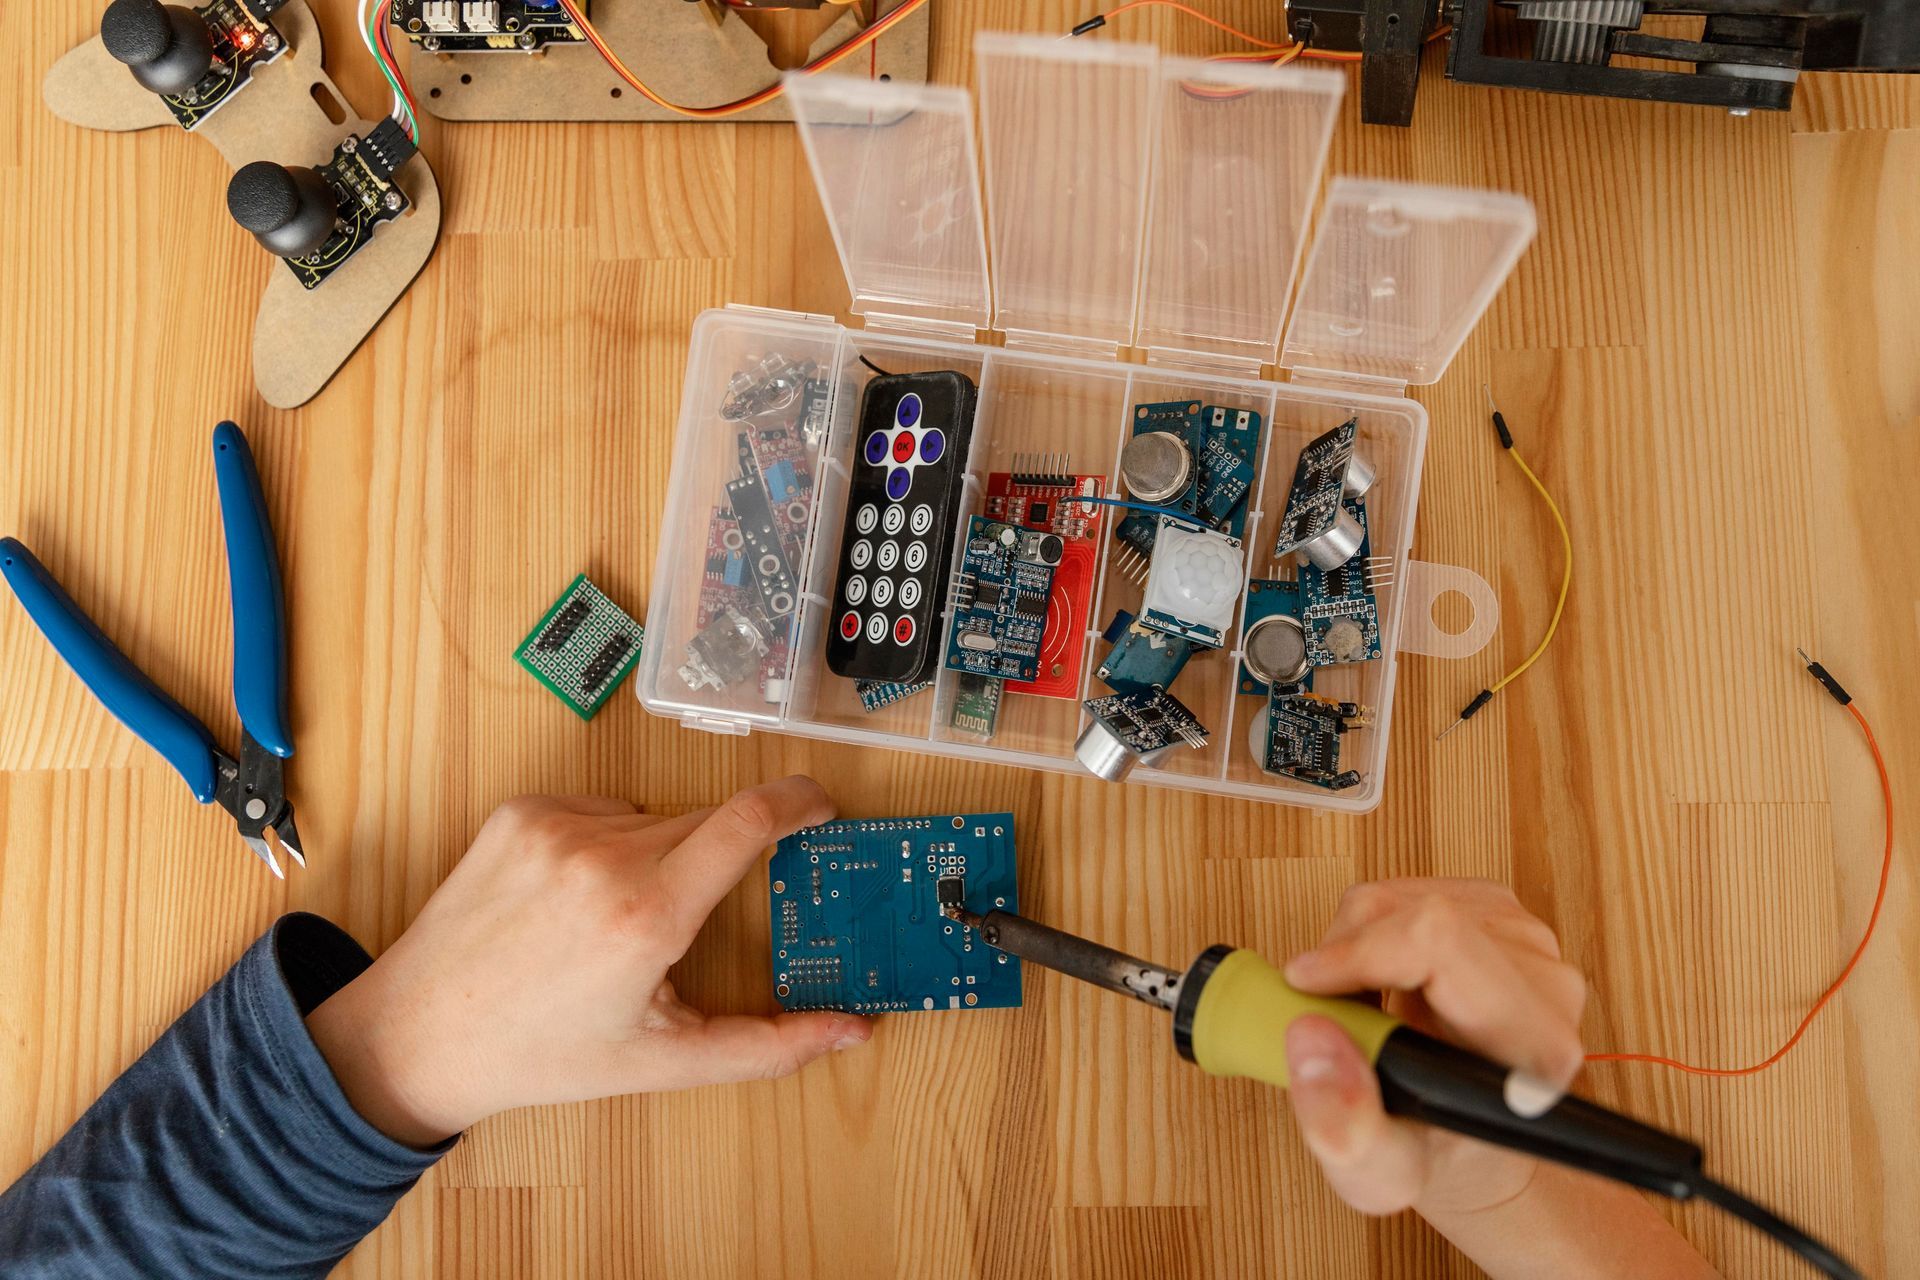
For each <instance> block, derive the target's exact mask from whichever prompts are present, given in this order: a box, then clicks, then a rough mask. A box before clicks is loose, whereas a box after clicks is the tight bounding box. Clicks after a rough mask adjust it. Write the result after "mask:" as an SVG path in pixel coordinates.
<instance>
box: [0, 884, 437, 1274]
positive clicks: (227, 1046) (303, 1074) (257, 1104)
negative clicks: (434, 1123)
mask: <svg viewBox="0 0 1920 1280" xmlns="http://www.w3.org/2000/svg"><path fill="white" fill-rule="evenodd" d="M370 963H372V961H371V959H370V958H369V957H368V955H367V953H366V952H365V951H364V950H362V949H361V947H360V945H359V944H358V943H356V942H354V940H353V939H352V938H350V937H348V936H347V935H346V934H345V933H344V932H342V931H341V930H340V929H338V928H337V927H335V926H334V925H332V924H330V923H328V922H327V921H325V920H322V919H321V918H320V917H318V916H313V915H305V914H297V915H290V916H286V917H284V918H283V919H281V920H280V922H279V923H277V924H275V925H274V926H273V928H272V929H271V930H269V931H268V932H267V934H266V936H265V937H263V938H261V939H260V940H259V941H258V942H256V943H254V944H253V946H252V947H251V948H249V949H248V951H247V953H246V954H245V955H244V956H242V957H241V958H240V962H239V963H238V964H236V965H234V966H233V968H232V969H230V970H229V971H228V972H227V974H226V976H225V977H223V978H221V979H220V981H219V982H217V983H215V984H214V986H213V988H212V989H211V990H210V991H208V992H207V993H206V994H205V995H204V996H202V997H201V998H200V999H199V1001H198V1002H196V1003H195V1004H194V1005H193V1007H192V1008H190V1009H188V1010H187V1011H186V1013H184V1014H183V1015H181V1017H180V1020H179V1021H178V1022H176V1023H174V1024H173V1025H172V1026H171V1027H169V1028H168V1029H167V1031H166V1034H164V1035H162V1036H161V1037H160V1039H159V1040H158V1041H156V1042H155V1043H154V1045H153V1047H152V1048H150V1049H148V1050H147V1051H146V1053H144V1054H142V1055H141V1057H140V1059H139V1061H137V1062H135V1063H134V1064H133V1065H132V1066H131V1067H129V1068H127V1071H126V1074H124V1075H122V1076H121V1077H120V1078H119V1079H118V1080H116V1081H114V1082H113V1084H112V1085H111V1086H110V1087H109V1088H108V1089H107V1091H106V1092H105V1093H104V1094H102V1095H101V1096H100V1098H99V1100H98V1101H96V1102H95V1103H94V1104H93V1105H92V1106H91V1107H89V1108H87V1111H86V1114H85V1115H83V1116H81V1117H80V1119H79V1120H78V1121H77V1122H76V1123H75V1124H74V1126H73V1128H71V1129H69V1130H68V1131H67V1133H66V1136H64V1137H62V1138H61V1139H60V1141H59V1142H57V1143H56V1144H54V1146H53V1148H52V1149H51V1150H50V1151H48V1152H47V1153H46V1154H45V1155H44V1156H42V1157H41V1158H40V1160H39V1163H37V1164H35V1165H34V1166H33V1167H32V1168H31V1169H29V1170H27V1172H26V1173H25V1174H24V1175H22V1176H21V1178H20V1180H19V1181H18V1182H16V1183H14V1185H13V1186H12V1187H10V1188H9V1189H8V1190H7V1191H6V1193H5V1194H4V1195H0V1275H5V1276H8V1277H30V1278H32V1280H52V1278H53V1277H61V1278H62V1280H64V1278H66V1277H74V1276H105V1275H116V1276H118V1275H177V1276H185V1275H192V1276H200V1277H207V1278H208V1280H225V1278H227V1277H248V1278H252V1277H260V1276H275V1277H283V1276H284V1277H293V1276H324V1275H325V1274H326V1273H327V1272H328V1271H329V1270H331V1269H332V1267H333V1265H334V1264H335V1263H336V1262H338V1261H339V1260H340V1259H341V1258H342V1257H344V1256H346V1254H347V1252H348V1251H349V1250H350V1249H352V1248H353V1246H354V1245H355V1244H356V1243H358V1242H359V1240H360V1238H361V1237H362V1236H364V1235H366V1234H367V1233H368V1232H369V1231H371V1230H373V1228H374V1227H376V1226H378V1225H379V1224H380V1222H381V1220H382V1219H384V1218H385V1217H386V1216H387V1213H388V1211H389V1210H391V1209H392V1208H393V1205H394V1202H395V1201H397V1200H398V1199H399V1198H400V1197H401V1196H402V1195H405V1194H406V1192H407V1189H408V1188H410V1187H411V1186H413V1184H414V1183H415V1182H416V1181H417V1180H418V1179H419V1177H420V1175H421V1174H422V1173H424V1172H426V1170H427V1169H428V1168H430V1167H431V1166H432V1165H433V1163H434V1162H435V1161H436V1160H438V1159H439V1158H440V1157H441V1156H442V1155H444V1154H446V1152H447V1151H448V1150H449V1149H451V1147H452V1146H453V1142H452V1141H451V1140H450V1141H448V1142H447V1143H445V1144H443V1145H441V1146H439V1147H436V1148H434V1149H433V1150H430V1151H417V1150H414V1149H413V1148H411V1147H407V1146H404V1145H402V1144H400V1143H398V1142H395V1141H394V1140H393V1139H391V1138H389V1137H387V1136H386V1135H384V1134H382V1133H381V1132H380V1131H379V1130H377V1129H375V1128H374V1127H373V1126H372V1125H370V1124H368V1123H367V1122H366V1121H365V1120H363V1119H361V1118H360V1116H359V1114H358V1113H357V1112H355V1111H354V1109H353V1106H352V1104H350V1103H349V1102H348V1101H347V1098H346V1095H345V1094H343V1093H342V1092H341V1091H340V1086H339V1084H338V1083H336V1082H335V1080H334V1078H333V1073H332V1072H331V1071H330V1070H328V1068H327V1063H326V1060H325V1059H324V1058H322V1057H321V1056H320V1051H319V1050H318V1049H317V1048H315V1047H314V1043H313V1040H312V1038H311V1037H310V1036H308V1034H307V1027H306V1022H305V1018H306V1015H307V1014H308V1013H309V1012H311V1011H312V1010H313V1009H314V1008H315V1007H316V1006H318V1005H319V1004H320V1002H321V1001H323V1000H325V999H326V998H327V997H328V996H330V995H332V994H333V993H334V992H335V991H338V990H339V989H340V988H341V987H343V986H345V985H346V984H347V983H348V982H350V981H352V980H353V978H354V977H356V976H357V975H358V974H359V973H360V972H361V971H362V970H364V969H365V968H366V967H367V966H368V965H369V964H370Z"/></svg>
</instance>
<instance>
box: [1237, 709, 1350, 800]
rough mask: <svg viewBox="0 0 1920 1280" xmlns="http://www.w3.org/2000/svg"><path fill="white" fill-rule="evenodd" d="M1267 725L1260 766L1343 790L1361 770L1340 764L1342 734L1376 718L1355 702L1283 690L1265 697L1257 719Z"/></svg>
mask: <svg viewBox="0 0 1920 1280" xmlns="http://www.w3.org/2000/svg"><path fill="white" fill-rule="evenodd" d="M1263 723H1264V727H1265V729H1266V743H1265V747H1266V749H1265V752H1264V758H1263V759H1262V760H1261V761H1260V767H1261V768H1263V769H1265V770H1266V771H1267V772H1268V773H1272V774H1278V775H1279V776H1281V777H1283V778H1294V779H1296V780H1298V781H1300V782H1306V783H1311V784H1312V785H1314V786H1316V787H1324V788H1325V789H1326V790H1328V791H1345V790H1346V789H1347V788H1349V787H1353V786H1358V785H1359V782H1360V775H1359V774H1358V773H1357V772H1355V771H1354V770H1352V769H1343V768H1341V767H1340V739H1341V737H1342V736H1343V735H1345V734H1346V733H1348V732H1349V731H1351V730H1354V729H1364V728H1366V727H1368V726H1369V725H1371V724H1372V723H1373V716H1372V712H1370V711H1369V710H1368V709H1367V708H1365V707H1363V706H1361V705H1359V704H1358V703H1354V702H1337V701H1335V700H1334V699H1332V698H1323V697H1321V696H1320V695H1319V694H1317V693H1281V692H1279V691H1278V690H1275V691H1274V692H1273V693H1272V694H1270V695H1269V696H1268V698H1267V714H1266V715H1265V716H1264V717H1263V718H1262V720H1261V721H1256V722H1255V724H1254V728H1255V731H1256V732H1258V730H1259V729H1260V728H1261V727H1262V724H1263Z"/></svg>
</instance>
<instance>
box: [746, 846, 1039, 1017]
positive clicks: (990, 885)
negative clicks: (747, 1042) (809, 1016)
mask: <svg viewBox="0 0 1920 1280" xmlns="http://www.w3.org/2000/svg"><path fill="white" fill-rule="evenodd" d="M1014 872H1015V860H1014V842H1013V815H1012V814H1010V813H961V814H941V815H938V816H934V817H926V818H868V819H848V820H844V821H840V822H829V823H827V824H826V825H824V826H819V827H811V828H808V829H807V830H805V831H799V832H796V833H795V834H793V835H790V836H788V837H787V838H786V839H784V840H782V841H781V842H780V843H779V844H778V845H777V846H776V847H775V849H774V852H773V861H772V863H771V864H770V866H769V868H768V876H769V880H770V886H769V888H770V904H771V908H772V924H773V982H774V987H773V990H774V995H775V996H776V997H778V999H779V1001H780V1006H781V1008H783V1009H841V1010H846V1011H848V1012H851V1013H896V1012H905V1011H909V1010H914V1009H975V1008H979V1009H1007V1008H1017V1007H1018V1006H1019V1004H1020V961H1019V959H1018V958H1017V957H1015V956H1010V955H1008V954H1007V953H1005V952H1004V951H996V950H994V949H993V948H992V947H989V946H988V945H987V944H986V943H985V942H983V941H982V940H981V939H980V937H979V936H978V935H977V934H976V933H975V932H974V931H973V930H972V929H970V928H968V927H967V926H966V925H963V924H959V923H957V922H956V921H953V920H950V919H948V918H947V917H945V916H943V915H942V914H941V913H940V904H939V887H940V883H941V881H943V880H949V881H951V880H954V879H956V878H957V879H958V881H959V883H958V884H957V885H954V886H952V887H953V888H955V889H957V890H958V895H959V899H960V901H961V902H962V903H964V905H965V906H966V908H967V909H968V910H969V911H971V912H974V913H975V914H979V915H984V914H986V913H987V912H988V911H991V910H993V909H994V908H996V907H1000V908H1004V909H1006V910H1008V911H1018V910H1019V906H1020V903H1019V898H1018V896H1017V894H1016V890H1015V885H1014Z"/></svg>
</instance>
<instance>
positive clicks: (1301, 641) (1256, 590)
mask: <svg viewBox="0 0 1920 1280" xmlns="http://www.w3.org/2000/svg"><path fill="white" fill-rule="evenodd" d="M1276 617H1277V618H1291V619H1293V621H1294V622H1295V623H1299V621H1300V584H1299V583H1297V582H1289V581H1287V580H1286V579H1284V578H1255V579H1253V580H1252V581H1250V582H1248V583H1247V603H1246V607H1245V609H1244V611H1243V613H1242V618H1243V619H1244V620H1243V621H1242V623H1241V626H1240V648H1241V652H1242V657H1241V659H1240V692H1242V693H1253V694H1258V695H1260V696H1261V697H1263V698H1264V697H1266V696H1267V691H1268V686H1267V682H1266V681H1265V680H1263V679H1261V678H1260V677H1259V676H1258V675H1256V674H1255V673H1254V671H1253V668H1251V667H1249V666H1248V665H1247V661H1246V657H1245V654H1246V653H1248V652H1251V651H1252V650H1253V649H1254V648H1255V647H1256V646H1258V647H1259V650H1260V652H1261V654H1262V655H1263V656H1265V657H1266V658H1267V659H1268V660H1269V661H1272V662H1274V663H1276V664H1280V663H1282V662H1284V661H1286V660H1287V659H1293V658H1295V655H1296V652H1297V655H1298V658H1299V659H1304V658H1305V657H1306V628H1305V627H1304V626H1301V627H1299V628H1298V629H1297V646H1298V648H1297V650H1296V648H1295V642H1294V641H1291V640H1284V639H1275V638H1268V637H1266V627H1267V625H1268V624H1267V619H1269V618H1276ZM1286 630H1288V631H1289V632H1291V631H1293V630H1294V629H1293V628H1286ZM1294 687H1295V688H1296V689H1299V690H1302V691H1304V690H1307V689H1311V688H1313V669H1312V667H1311V666H1309V667H1308V669H1307V671H1306V673H1305V675H1304V676H1303V678H1302V679H1301V681H1300V682H1299V683H1298V684H1297V685H1295V686H1294Z"/></svg>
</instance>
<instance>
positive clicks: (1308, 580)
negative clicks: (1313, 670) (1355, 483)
mask: <svg viewBox="0 0 1920 1280" xmlns="http://www.w3.org/2000/svg"><path fill="white" fill-rule="evenodd" d="M1345 506H1346V509H1347V514H1348V515H1351V516H1352V517H1353V518H1354V519H1355V520H1356V521H1358V522H1359V524H1360V549H1359V550H1358V551H1356V552H1354V553H1353V558H1352V559H1350V560H1348V561H1347V562H1346V563H1345V564H1343V565H1341V566H1340V567H1339V568H1338V569H1321V568H1318V567H1316V566H1314V565H1312V564H1304V565H1302V566H1300V622H1301V624H1302V625H1303V626H1304V627H1305V628H1306V632H1307V661H1308V662H1309V663H1310V664H1312V665H1313V666H1316V667H1327V666H1332V665H1334V664H1335V663H1342V662H1370V661H1372V660H1373V659H1375V658H1377V657H1379V656H1380V606H1379V603H1378V602H1377V601H1376V600H1375V599H1374V594H1373V570H1372V565H1371V559H1372V556H1373V543H1372V540H1371V538H1370V536H1369V534H1368V532H1367V508H1366V504H1364V503H1362V502H1361V501H1360V500H1359V499H1357V498H1348V499H1346V501H1345Z"/></svg>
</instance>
